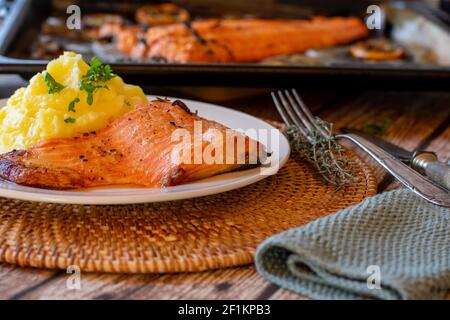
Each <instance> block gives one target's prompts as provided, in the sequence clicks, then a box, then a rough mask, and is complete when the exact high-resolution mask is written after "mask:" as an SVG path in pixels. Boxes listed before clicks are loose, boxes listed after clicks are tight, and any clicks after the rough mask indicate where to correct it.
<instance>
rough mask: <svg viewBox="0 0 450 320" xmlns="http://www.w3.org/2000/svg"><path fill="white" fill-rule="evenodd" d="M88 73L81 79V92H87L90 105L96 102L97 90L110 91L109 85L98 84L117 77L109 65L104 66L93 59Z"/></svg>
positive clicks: (95, 58)
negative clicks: (95, 94)
mask: <svg viewBox="0 0 450 320" xmlns="http://www.w3.org/2000/svg"><path fill="white" fill-rule="evenodd" d="M89 65H90V67H89V70H88V72H87V73H86V74H85V75H84V76H83V77H82V78H81V80H80V83H79V88H80V90H83V91H86V93H87V99H86V102H87V104H88V105H92V103H93V102H94V92H95V91H96V90H97V89H102V88H103V89H109V88H108V86H107V85H102V84H98V82H107V81H109V80H111V79H112V78H114V77H115V76H116V75H115V74H114V73H113V71H112V69H111V66H110V65H109V64H102V62H101V61H100V60H99V59H98V58H97V57H93V58H92V59H91V62H90V63H89Z"/></svg>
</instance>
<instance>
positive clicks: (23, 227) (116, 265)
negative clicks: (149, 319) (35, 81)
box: [0, 156, 376, 273]
mask: <svg viewBox="0 0 450 320" xmlns="http://www.w3.org/2000/svg"><path fill="white" fill-rule="evenodd" d="M351 162H352V166H353V167H354V171H355V172H356V173H357V174H358V175H359V177H360V179H359V180H360V181H359V182H357V183H355V184H354V185H352V186H349V187H345V188H343V189H341V190H336V189H335V188H334V187H332V186H327V185H325V184H324V183H322V182H321V180H320V179H318V178H317V176H316V174H315V173H314V170H313V169H312V168H311V167H310V166H309V165H308V164H306V163H304V162H302V161H300V160H299V159H297V158H296V157H295V156H292V157H291V159H290V160H289V161H288V163H287V164H286V165H285V166H284V167H283V168H282V169H281V170H280V172H279V173H278V174H277V175H275V176H271V177H269V178H267V179H265V180H262V181H260V182H258V183H256V184H253V185H250V186H248V187H245V188H242V189H238V190H234V191H230V192H226V193H222V194H218V195H213V196H207V197H203V198H197V199H190V200H181V201H172V202H165V203H155V204H145V205H127V206H80V205H57V204H47V203H33V202H26V201H15V200H9V199H5V198H0V210H1V212H0V262H7V263H12V264H17V265H20V266H27V267H38V268H62V269H66V268H67V267H68V266H69V265H78V266H79V267H80V268H81V270H82V271H85V272H86V271H99V272H130V273H135V272H185V271H201V270H206V269H214V268H222V267H229V266H237V265H243V264H248V263H251V262H252V260H253V256H254V252H255V248H256V247H257V245H258V244H259V243H260V242H261V241H262V240H264V239H265V238H267V237H269V236H270V235H272V234H274V233H277V232H280V231H283V230H286V229H289V228H292V227H296V226H299V225H302V224H305V223H307V222H309V221H311V220H313V219H316V218H318V217H320V216H323V215H325V214H328V213H331V212H334V211H337V210H339V209H342V208H345V207H348V206H350V205H353V204H356V203H358V202H360V201H361V200H362V199H364V198H365V197H367V196H370V195H373V194H375V192H376V181H375V179H374V177H373V175H372V173H371V171H370V169H369V168H368V167H367V166H366V165H365V164H364V163H363V162H361V161H360V160H359V159H358V158H356V157H354V156H352V161H351Z"/></svg>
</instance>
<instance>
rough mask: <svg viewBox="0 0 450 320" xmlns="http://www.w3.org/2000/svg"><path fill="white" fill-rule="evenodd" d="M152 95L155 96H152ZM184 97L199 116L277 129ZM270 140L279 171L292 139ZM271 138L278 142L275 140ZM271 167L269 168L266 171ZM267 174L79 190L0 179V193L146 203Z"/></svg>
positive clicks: (24, 197)
mask: <svg viewBox="0 0 450 320" xmlns="http://www.w3.org/2000/svg"><path fill="white" fill-rule="evenodd" d="M149 98H150V99H152V97H149ZM172 99H176V98H172ZM182 100H183V102H185V103H186V104H187V106H188V107H189V108H190V109H191V110H192V111H195V110H197V111H198V114H199V115H200V116H202V117H204V118H207V119H211V120H215V121H217V122H220V123H222V124H224V125H225V126H227V127H230V128H232V129H242V130H248V129H256V130H259V129H266V130H276V129H275V128H274V127H272V126H271V125H269V124H267V123H266V122H264V121H262V120H259V119H257V118H255V117H253V116H250V115H248V114H245V113H242V112H239V111H235V110H232V109H228V108H224V107H220V106H217V105H213V104H208V103H203V102H198V101H194V100H188V99H182ZM5 103H6V100H5V99H3V100H0V107H3V106H4V105H5ZM278 133H279V132H278ZM248 135H249V136H250V137H251V138H254V139H255V138H256V139H258V140H260V141H261V138H260V137H258V136H257V135H256V136H255V135H252V134H248ZM268 140H269V141H261V142H263V143H264V144H265V145H266V147H267V150H269V151H272V152H273V154H272V156H271V160H272V167H271V168H270V169H268V170H272V173H276V171H277V168H281V166H283V165H284V164H285V163H286V161H287V159H288V158H289V153H290V148H289V143H288V141H287V139H286V138H285V137H284V136H283V135H282V134H278V135H277V138H276V139H268ZM272 140H273V141H276V142H273V141H272ZM277 143H278V146H277ZM268 170H266V172H267V171H268ZM267 176H268V175H267V174H261V168H253V169H249V170H243V171H236V172H230V173H225V174H221V175H217V176H214V177H210V178H207V179H203V180H199V181H193V182H190V183H187V184H183V185H179V186H174V187H167V188H117V187H102V188H95V189H91V190H76V191H56V190H48V189H41V188H32V187H26V186H21V185H18V184H15V183H11V182H8V181H5V180H2V179H0V196H2V197H7V198H13V199H20V200H30V201H42V202H54V203H69V204H93V205H109V204H130V203H145V202H158V201H169V200H180V199H186V198H194V197H201V196H206V195H211V194H215V193H220V192H225V191H229V190H233V189H237V188H241V187H244V186H247V185H249V184H252V183H255V182H257V181H259V180H262V179H264V178H266V177H267Z"/></svg>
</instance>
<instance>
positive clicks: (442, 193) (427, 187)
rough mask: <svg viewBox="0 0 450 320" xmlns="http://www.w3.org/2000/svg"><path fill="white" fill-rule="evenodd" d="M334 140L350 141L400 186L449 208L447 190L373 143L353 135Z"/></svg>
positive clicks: (449, 200)
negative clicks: (390, 175)
mask: <svg viewBox="0 0 450 320" xmlns="http://www.w3.org/2000/svg"><path fill="white" fill-rule="evenodd" d="M336 138H338V139H340V138H343V139H347V140H350V141H352V142H353V143H354V144H356V145H357V146H358V147H360V148H361V149H362V150H364V151H365V152H367V153H368V154H369V155H370V156H371V157H372V158H373V159H374V160H375V161H377V162H378V163H379V164H380V165H381V166H383V167H384V168H385V169H386V170H387V171H388V172H389V173H390V174H392V175H393V176H394V177H395V178H396V179H397V180H399V181H400V183H401V184H403V185H404V186H405V187H407V188H408V189H410V190H411V191H413V192H414V193H416V194H417V195H419V196H421V197H422V198H424V199H425V200H427V201H429V202H431V203H434V204H437V205H440V206H444V207H450V192H449V191H448V190H445V189H443V188H441V187H438V186H436V185H434V184H433V183H431V182H430V181H429V180H428V179H427V178H425V177H424V176H422V175H421V174H420V173H418V172H417V171H415V170H414V169H412V168H410V167H408V166H407V165H406V164H404V163H402V162H401V161H400V160H398V159H396V158H395V157H394V156H392V155H391V154H389V153H388V152H386V151H385V150H383V149H381V148H380V147H378V146H377V145H375V144H374V143H372V142H370V141H369V140H367V139H365V138H363V137H361V136H358V135H356V134H353V133H349V134H340V135H337V136H336Z"/></svg>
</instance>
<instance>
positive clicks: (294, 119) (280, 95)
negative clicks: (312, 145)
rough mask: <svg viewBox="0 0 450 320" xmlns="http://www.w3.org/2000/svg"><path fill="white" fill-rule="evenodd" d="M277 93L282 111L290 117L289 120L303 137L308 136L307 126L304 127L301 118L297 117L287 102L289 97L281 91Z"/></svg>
mask: <svg viewBox="0 0 450 320" xmlns="http://www.w3.org/2000/svg"><path fill="white" fill-rule="evenodd" d="M277 93H278V98H279V99H280V101H281V104H280V106H281V107H282V108H283V111H284V113H285V114H287V115H289V117H290V119H291V121H292V122H293V124H294V125H295V126H296V127H297V128H298V129H299V130H300V132H301V133H302V134H303V135H304V136H305V137H307V136H308V128H307V127H305V125H304V124H303V122H302V121H301V118H299V117H298V115H297V114H296V113H295V112H294V111H293V109H292V106H291V104H290V102H289V99H287V98H286V97H285V96H284V94H283V91H281V90H280V91H278V92H277ZM294 107H295V106H294Z"/></svg>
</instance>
